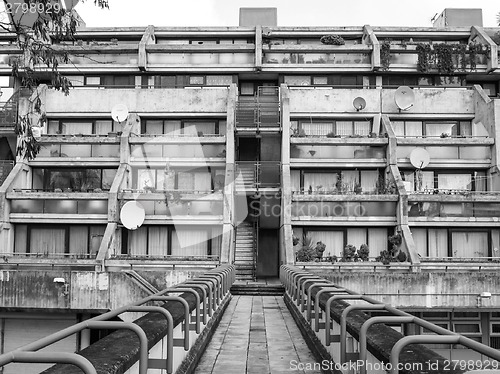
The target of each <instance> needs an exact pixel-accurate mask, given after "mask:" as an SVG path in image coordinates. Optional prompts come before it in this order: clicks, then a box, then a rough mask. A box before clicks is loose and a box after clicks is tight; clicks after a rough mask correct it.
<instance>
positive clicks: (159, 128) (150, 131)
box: [145, 120, 163, 135]
mask: <svg viewBox="0 0 500 374" xmlns="http://www.w3.org/2000/svg"><path fill="white" fill-rule="evenodd" d="M145 134H147V135H162V134H163V121H161V120H160V121H158V120H147V121H146V128H145Z"/></svg>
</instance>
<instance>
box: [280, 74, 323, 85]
mask: <svg viewBox="0 0 500 374" xmlns="http://www.w3.org/2000/svg"><path fill="white" fill-rule="evenodd" d="M285 84H288V85H289V86H309V85H310V84H311V77H310V76H308V75H286V76H285ZM315 84H319V83H315Z"/></svg>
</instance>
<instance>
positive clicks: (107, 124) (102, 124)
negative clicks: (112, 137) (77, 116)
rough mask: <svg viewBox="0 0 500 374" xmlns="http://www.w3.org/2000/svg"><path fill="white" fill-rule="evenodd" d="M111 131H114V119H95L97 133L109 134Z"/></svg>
mask: <svg viewBox="0 0 500 374" xmlns="http://www.w3.org/2000/svg"><path fill="white" fill-rule="evenodd" d="M110 132H113V122H112V121H95V133H96V135H108V133H110Z"/></svg>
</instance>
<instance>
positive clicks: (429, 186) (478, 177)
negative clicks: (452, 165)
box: [401, 170, 487, 192]
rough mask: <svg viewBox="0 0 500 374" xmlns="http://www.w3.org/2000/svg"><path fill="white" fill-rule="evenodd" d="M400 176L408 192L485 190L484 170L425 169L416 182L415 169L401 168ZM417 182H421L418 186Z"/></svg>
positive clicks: (485, 178)
mask: <svg viewBox="0 0 500 374" xmlns="http://www.w3.org/2000/svg"><path fill="white" fill-rule="evenodd" d="M401 177H402V179H403V181H405V182H407V183H406V187H407V188H409V192H414V191H421V192H434V191H435V190H440V191H447V192H453V191H480V192H484V191H486V190H487V183H486V182H487V176H486V172H484V171H469V172H464V173H456V172H447V171H441V170H436V171H430V170H426V171H423V172H422V178H421V182H418V178H417V177H416V173H415V171H413V170H401ZM418 183H421V186H420V188H419V186H418Z"/></svg>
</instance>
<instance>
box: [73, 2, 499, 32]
mask: <svg viewBox="0 0 500 374" xmlns="http://www.w3.org/2000/svg"><path fill="white" fill-rule="evenodd" d="M109 3H110V9H109V10H99V9H98V8H97V7H96V6H94V5H93V4H94V0H86V1H85V3H83V4H82V3H80V4H78V5H77V7H76V9H77V10H78V12H79V13H80V14H81V16H82V18H83V19H84V20H85V22H86V23H87V26H89V27H100V26H102V27H108V26H109V27H118V26H147V25H155V26H237V25H238V14H239V13H238V12H239V8H240V7H276V8H278V25H279V26H361V25H364V24H370V25H372V26H432V23H431V18H432V17H433V16H434V15H435V14H436V13H441V12H442V10H443V9H444V8H482V9H483V24H484V26H485V27H493V26H496V15H497V14H498V13H499V12H500V1H498V0H474V1H473V0H412V1H408V0H354V1H353V0H351V1H349V0H347V1H346V0H342V1H339V0H109Z"/></svg>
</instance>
